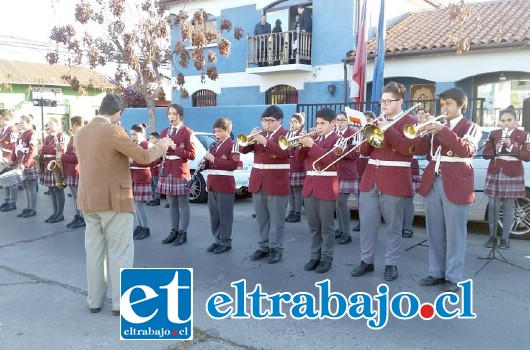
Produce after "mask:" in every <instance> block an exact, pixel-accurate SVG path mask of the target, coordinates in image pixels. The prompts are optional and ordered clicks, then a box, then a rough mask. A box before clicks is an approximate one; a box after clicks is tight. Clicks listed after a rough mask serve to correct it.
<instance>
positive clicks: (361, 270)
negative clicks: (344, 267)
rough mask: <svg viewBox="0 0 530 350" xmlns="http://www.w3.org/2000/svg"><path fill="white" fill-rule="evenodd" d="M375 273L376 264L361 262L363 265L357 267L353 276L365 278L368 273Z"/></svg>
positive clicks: (352, 273)
mask: <svg viewBox="0 0 530 350" xmlns="http://www.w3.org/2000/svg"><path fill="white" fill-rule="evenodd" d="M372 271H374V264H367V263H365V262H364V261H361V263H360V264H359V265H357V266H355V267H354V268H353V270H352V272H351V275H352V276H356V277H358V276H363V275H365V274H367V273H368V272H372Z"/></svg>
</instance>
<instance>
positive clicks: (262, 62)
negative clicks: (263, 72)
mask: <svg viewBox="0 0 530 350" xmlns="http://www.w3.org/2000/svg"><path fill="white" fill-rule="evenodd" d="M271 32H272V28H271V24H270V23H267V16H265V15H261V20H260V22H259V23H258V24H256V26H255V27H254V35H260V36H259V37H258V38H257V57H256V62H257V63H258V66H259V67H263V66H267V65H268V64H267V40H268V37H267V36H266V35H265V34H270V33H271Z"/></svg>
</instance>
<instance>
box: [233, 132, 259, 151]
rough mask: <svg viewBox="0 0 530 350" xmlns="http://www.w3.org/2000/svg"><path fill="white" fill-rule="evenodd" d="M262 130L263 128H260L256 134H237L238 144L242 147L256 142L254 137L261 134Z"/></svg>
mask: <svg viewBox="0 0 530 350" xmlns="http://www.w3.org/2000/svg"><path fill="white" fill-rule="evenodd" d="M262 132H263V130H258V132H256V133H254V134H249V135H245V134H239V135H237V138H236V141H237V144H238V145H240V146H241V147H245V146H250V145H252V144H254V143H255V142H256V141H255V140H254V137H255V136H256V135H259V134H260V133H262Z"/></svg>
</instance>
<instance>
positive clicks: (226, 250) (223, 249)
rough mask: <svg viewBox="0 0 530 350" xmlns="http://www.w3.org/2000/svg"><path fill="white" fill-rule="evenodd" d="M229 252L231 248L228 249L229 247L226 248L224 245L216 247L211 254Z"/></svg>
mask: <svg viewBox="0 0 530 350" xmlns="http://www.w3.org/2000/svg"><path fill="white" fill-rule="evenodd" d="M230 250H232V247H229V246H226V245H220V246H219V247H217V248H215V249H214V250H213V253H214V254H222V253H226V252H229V251H230Z"/></svg>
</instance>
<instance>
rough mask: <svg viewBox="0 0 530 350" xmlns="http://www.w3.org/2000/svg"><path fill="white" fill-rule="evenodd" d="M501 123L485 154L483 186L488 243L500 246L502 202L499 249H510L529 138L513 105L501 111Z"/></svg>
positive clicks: (522, 193) (528, 157) (529, 155)
mask: <svg viewBox="0 0 530 350" xmlns="http://www.w3.org/2000/svg"><path fill="white" fill-rule="evenodd" d="M499 122H500V125H501V127H502V129H499V130H493V131H492V132H491V133H490V135H489V137H488V140H489V142H487V143H486V146H485V148H484V153H483V156H484V158H485V159H491V160H490V163H489V165H488V173H487V176H486V185H485V187H484V193H485V194H486V196H489V204H488V222H489V227H490V237H489V239H488V241H487V242H486V244H485V246H486V247H488V248H493V247H495V246H496V245H497V236H496V234H497V222H499V210H500V209H501V201H502V212H503V217H502V223H503V225H502V236H501V240H500V244H499V248H501V249H509V248H510V242H509V241H508V238H509V236H510V230H511V228H512V226H513V219H514V215H515V213H514V206H515V198H517V197H524V196H525V183H524V168H523V163H522V161H525V162H528V161H529V160H530V143H529V142H530V140H529V136H528V134H527V133H526V131H524V130H521V129H518V128H517V114H516V113H515V109H514V107H513V106H511V105H510V106H508V107H507V108H505V109H503V110H502V111H501V112H500V117H499Z"/></svg>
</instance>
